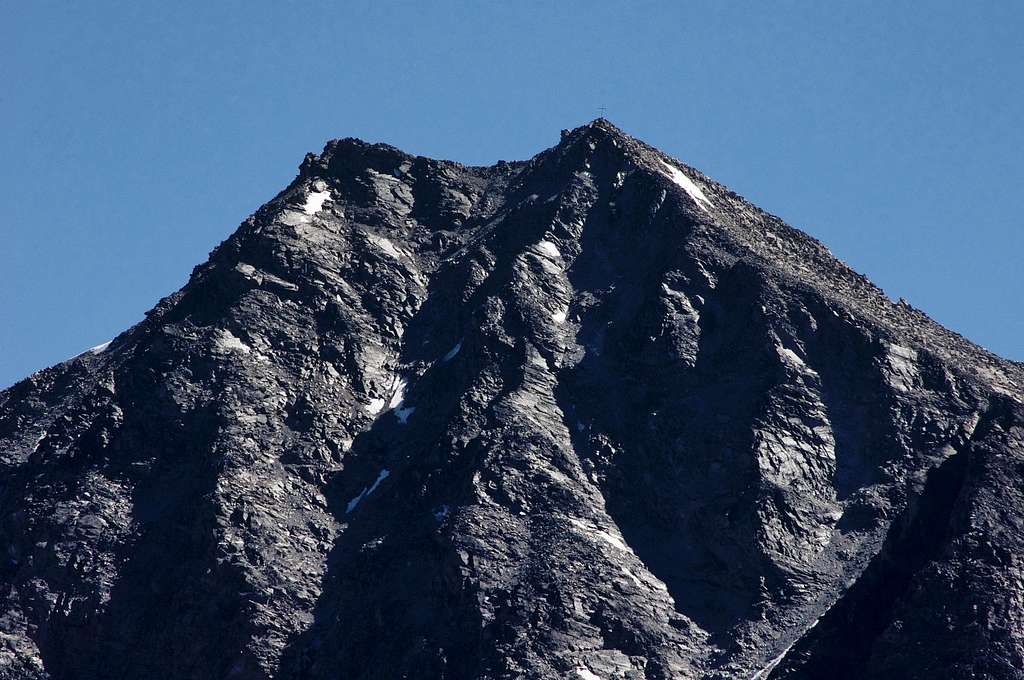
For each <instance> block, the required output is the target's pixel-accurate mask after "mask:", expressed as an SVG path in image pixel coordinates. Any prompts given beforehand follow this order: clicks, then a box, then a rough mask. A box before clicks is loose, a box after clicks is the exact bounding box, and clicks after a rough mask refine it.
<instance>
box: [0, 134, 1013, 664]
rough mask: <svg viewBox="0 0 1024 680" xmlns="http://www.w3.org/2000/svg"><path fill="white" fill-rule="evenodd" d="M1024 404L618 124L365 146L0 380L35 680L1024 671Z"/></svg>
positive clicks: (0, 571) (996, 372) (13, 644)
mask: <svg viewBox="0 0 1024 680" xmlns="http://www.w3.org/2000/svg"><path fill="white" fill-rule="evenodd" d="M1021 385H1024V366H1021V365H1017V364H1014V363H1012V362H1009V361H1005V360H1003V359H1000V358H999V357H996V356H994V355H992V354H989V353H987V352H985V351H984V350H982V349H980V348H978V347H976V346H975V345H973V344H971V343H970V342H968V341H967V340H965V339H963V338H961V337H960V336H958V335H956V334H954V333H951V332H950V331H948V330H946V329H944V328H942V327H941V326H939V325H937V324H936V323H934V322H933V321H931V320H930V319H928V318H927V317H925V316H924V315H923V314H921V313H920V312H917V311H915V310H913V309H911V308H909V307H908V306H906V305H904V304H898V303H893V302H892V301H890V300H889V299H888V298H886V296H885V295H884V294H883V293H882V292H881V291H880V290H878V289H877V288H876V287H874V286H873V285H871V284H870V282H868V281H867V280H866V279H864V278H863V277H862V276H860V275H859V274H857V273H856V272H853V271H852V270H850V269H849V268H848V267H846V266H845V265H843V264H842V263H841V262H839V261H838V260H836V259H835V258H834V257H833V256H832V255H831V254H830V253H829V252H828V250H827V249H826V248H825V247H824V246H823V245H822V244H820V243H818V242H817V241H815V240H814V239H812V238H810V237H809V236H807V235H806V234H804V233H802V232H800V231H798V230H796V229H794V228H792V227H790V226H788V225H786V224H784V223H783V222H782V221H781V220H779V219H778V218H776V217H773V216H771V215H769V214H767V213H765V212H763V211H761V210H759V209H758V208H756V207H755V206H753V205H751V204H750V203H748V202H746V201H745V200H744V199H742V198H741V197H739V196H737V195H736V194H735V193H733V192H731V191H729V190H728V189H727V188H726V187H724V186H722V185H721V184H719V183H717V182H715V181H714V180H712V179H710V178H708V177H706V176H705V175H703V174H701V173H700V172H699V171H697V170H696V169H694V168H692V167H690V166H688V165H686V164H684V163H681V162H679V161H677V160H675V159H673V158H671V157H669V156H668V155H666V154H664V153H662V152H660V151H658V150H657V149H654V148H652V147H649V146H647V145H645V144H644V143H642V142H640V141H638V140H636V139H634V138H632V137H630V136H629V135H627V134H626V133H624V132H622V131H621V130H619V129H618V128H617V127H615V126H614V125H612V124H611V123H610V122H608V121H607V120H605V119H604V118H599V119H597V120H594V121H592V122H590V123H588V124H586V125H583V126H581V127H578V128H575V129H574V130H571V131H566V132H565V133H563V136H562V139H561V141H560V142H559V143H558V144H557V145H555V146H554V147H552V148H550V149H547V150H545V151H542V152H541V153H539V154H538V155H537V156H535V157H534V158H532V159H530V160H528V161H521V162H512V163H507V162H501V163H497V164H495V165H494V166H491V167H467V166H464V165H461V164H459V163H454V162H450V161H439V160H433V159H429V158H424V157H420V156H414V155H411V154H407V153H404V152H402V151H401V150H399V149H396V148H394V147H391V146H388V145H385V144H372V143H367V142H363V141H360V140H356V139H341V140H335V141H332V142H329V143H328V144H327V145H326V147H325V148H324V150H323V152H322V153H320V154H319V155H314V154H310V155H308V156H307V157H306V159H305V160H304V162H303V164H302V166H301V168H300V172H299V175H298V176H297V177H296V178H295V180H294V181H293V182H292V183H291V184H290V185H289V186H288V187H286V188H285V189H284V190H283V191H282V192H281V193H280V194H278V195H277V196H276V197H274V198H273V199H272V200H271V201H270V202H268V203H267V204H266V205H264V206H262V207H261V208H260V209H259V210H257V211H256V212H255V213H254V214H253V215H252V216H251V217H249V218H248V219H247V220H246V221H245V222H244V223H243V224H242V225H241V226H240V228H239V229H238V230H237V231H236V232H235V233H234V234H233V235H232V236H231V237H230V238H229V239H227V240H226V241H225V242H224V243H222V244H221V245H220V246H219V247H218V248H217V249H216V250H215V251H214V252H213V253H212V254H211V256H210V259H209V260H208V261H207V262H206V263H204V264H202V265H200V266H199V267H197V268H196V270H195V271H194V272H193V275H192V277H191V278H190V280H189V282H188V284H187V285H186V286H185V287H184V288H182V290H180V291H178V292H176V293H174V294H173V295H170V296H168V297H167V298H165V299H164V300H162V301H161V302H160V303H159V304H158V305H157V306H156V307H155V308H154V309H153V310H152V311H151V312H150V313H149V314H148V315H147V318H146V320H145V321H143V322H142V323H140V324H138V325H137V326H135V327H133V328H130V329H128V330H127V331H125V332H124V333H122V334H121V335H120V336H119V337H118V338H116V339H115V340H114V341H113V342H112V343H111V344H110V345H109V346H108V347H106V348H102V351H100V350H96V351H92V352H86V353H84V354H82V355H80V356H78V357H75V358H74V359H72V360H70V361H67V362H65V363H63V364H60V365H58V366H55V367H53V368H50V369H47V370H44V371H40V372H38V373H36V374H34V375H32V376H30V377H29V378H28V379H26V380H24V381H22V382H21V383H19V384H17V385H15V386H14V387H12V388H11V389H9V390H7V391H5V392H2V393H0V465H2V466H3V480H4V484H3V486H2V488H0V510H2V512H0V520H2V521H0V546H2V547H3V549H4V555H5V558H4V560H5V561H4V563H3V564H2V565H0V586H2V587H0V593H2V596H0V597H2V599H0V621H2V622H3V635H4V645H3V646H2V649H0V678H19V679H21V678H27V679H31V680H44V678H45V679H46V680H71V679H74V680H98V679H100V678H110V677H117V678H126V679H134V678H150V677H167V678H174V679H181V680H214V679H220V678H225V677H230V678H233V679H235V680H266V679H267V678H309V679H312V680H316V679H319V678H336V677H353V678H356V677H367V678H369V677H373V678H399V677H410V678H411V677H415V678H448V679H453V680H477V679H479V680H485V679H491V678H499V677H501V678H504V677H513V676H515V677H524V678H525V677H529V678H532V679H535V680H548V679H550V680H555V679H559V680H561V679H563V678H567V677H569V678H577V677H578V678H590V679H593V678H609V679H610V678H632V677H637V678H639V677H644V678H652V679H657V680H670V679H672V680H674V679H677V678H679V679H682V678H719V679H722V680H725V679H732V678H735V679H737V680H739V679H742V680H749V679H751V678H761V679H765V678H769V677H771V678H817V677H824V676H826V675H827V676H829V677H836V678H838V679H839V680H844V679H847V678H849V679H851V680H853V679H855V678H856V679H861V678H875V679H882V678H893V677H900V678H903V677H907V678H910V677H924V675H927V676H928V677H950V678H952V677H967V676H971V675H976V676H979V677H980V676H984V677H987V678H995V679H997V680H1003V679H1006V680H1009V679H1011V678H1013V679H1017V678H1019V677H1020V672H1019V669H1020V668H1021V667H1024V656H1022V652H1021V650H1022V649H1024V633H1022V631H1021V627H1020V616H1019V612H1018V611H1017V609H1015V608H1014V606H1013V603H1016V602H1020V601H1021V599H1022V598H1024V588H1022V586H1021V583H1020V579H1019V578H1017V576H1019V574H1018V573H1017V572H1018V571H1019V569H1018V570H1017V571H1015V569H1017V566H1019V565H1017V563H1016V562H1015V560H1016V557H1015V556H1019V555H1021V554H1024V538H1022V536H1021V532H1020V531H1018V530H1017V527H1018V526H1019V525H1020V523H1021V522H1020V518H1022V517H1024V495H1022V494H1021V493H1020V492H1019V490H1020V489H1022V488H1024V479H1022V471H1024V466H1022V464H1021V461H1022V460H1024V406H1022V402H1021V400H1022V397H1024V394H1022V391H1021V387H1020V386H1021ZM1015 565H1017V566H1015ZM1008 603H1010V604H1008ZM979 617H981V619H983V623H984V625H979V623H978V622H979V620H980V619H979Z"/></svg>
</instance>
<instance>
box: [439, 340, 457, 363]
mask: <svg viewBox="0 0 1024 680" xmlns="http://www.w3.org/2000/svg"><path fill="white" fill-rule="evenodd" d="M461 349H462V340H459V341H458V342H457V343H455V347H452V348H451V349H450V350H448V354H445V355H444V356H443V357H442V358H441V361H451V360H452V359H454V358H455V355H456V354H458V353H459V350H461Z"/></svg>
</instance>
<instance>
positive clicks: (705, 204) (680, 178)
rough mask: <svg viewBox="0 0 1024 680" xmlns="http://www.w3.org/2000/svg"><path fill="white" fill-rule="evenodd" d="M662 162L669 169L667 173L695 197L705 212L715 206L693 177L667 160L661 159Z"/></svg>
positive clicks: (691, 196)
mask: <svg viewBox="0 0 1024 680" xmlns="http://www.w3.org/2000/svg"><path fill="white" fill-rule="evenodd" d="M661 164H662V165H664V166H665V169H666V170H667V171H668V172H666V173H665V175H666V176H667V177H668V178H669V179H670V180H672V181H673V182H674V183H675V184H676V186H678V187H681V188H682V190H683V191H685V192H686V193H687V194H689V196H690V198H692V199H693V202H694V203H696V204H697V205H698V206H699V207H700V208H702V209H703V210H704V212H708V209H709V208H711V207H713V206H712V205H711V201H709V200H708V197H707V196H705V195H704V192H703V191H702V190H701V188H700V187H699V186H697V184H696V183H695V182H694V181H693V180H692V179H690V178H689V177H687V176H686V174H684V173H683V171H682V170H680V169H679V168H677V167H676V166H674V165H672V164H671V163H666V162H665V161H661Z"/></svg>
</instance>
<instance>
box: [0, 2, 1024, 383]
mask: <svg viewBox="0 0 1024 680" xmlns="http://www.w3.org/2000/svg"><path fill="white" fill-rule="evenodd" d="M768 5H771V6H772V7H771V8H769V7H768ZM1022 29H1024V4H1021V3H1015V2H979V3H964V2H962V1H958V2H919V3H892V2H851V3H831V2H830V3H822V2H812V1H810V0H808V1H806V2H772V3H759V2H747V3H739V2H720V1H713V0H708V1H706V2H658V3H653V2H638V1H634V0H628V1H627V0H619V1H617V2H558V3H555V2H524V1H522V0H518V1H517V2H504V3H497V2H429V1H425V0H420V1H417V2H387V1H385V0H377V1H374V2H341V3H338V2H318V1H317V0H304V1H303V2H259V1H255V0H250V1H249V2H239V1H235V2H191V1H179V2H159V3H157V2H146V1H140V2H121V3H111V2H102V1H100V2H78V3H71V2H61V3H56V2H48V1H46V0H33V1H32V2H14V1H13V0H0V82H2V83H3V88H2V89H0V187H2V189H0V191H2V192H3V195H2V199H3V200H2V201H0V237H2V238H0V276H2V279H0V386H4V385H7V384H10V383H13V382H14V381H16V380H17V379H19V378H21V377H24V376H26V375H28V374H29V373H31V372H32V371H34V370H37V369H39V368H42V367H44V366H47V365H50V364H53V363H56V362H59V361H62V360H63V359H65V358H67V357H69V356H71V355H74V354H77V353H78V352H80V351H82V350H83V349H85V348H87V347H89V346H91V345H95V344H98V343H101V342H103V341H105V340H107V339H109V338H110V337H112V336H113V335H115V334H117V333H118V332H120V331H121V330H123V329H124V328H127V327H128V326H129V325H131V324H133V323H135V322H137V321H139V320H140V319H141V318H142V316H143V313H144V312H145V310H147V309H149V308H150V307H151V306H153V304H154V303H155V302H156V301H157V300H158V299H159V298H160V297H162V296H163V295H166V294H168V293H170V292H172V291H173V290H176V289H177V288H179V287H180V286H181V285H182V284H183V283H184V282H185V281H186V279H187V277H188V274H189V272H190V271H191V269H192V267H193V266H194V265H196V264H198V263H199V262H201V261H203V260H204V259H205V258H206V255H207V253H208V252H209V251H210V250H211V248H212V247H213V246H215V245H216V244H217V243H218V242H220V241H221V240H222V239H224V238H225V237H226V236H227V235H228V234H229V233H231V232H232V231H233V230H234V229H235V227H236V226H237V225H238V223H239V222H240V221H241V220H242V219H243V218H245V216H246V215H248V214H249V213H250V212H252V211H253V210H254V209H256V208H257V207H258V206H259V205H260V204H261V203H263V202H264V201H266V200H267V199H269V198H270V197H271V196H273V195H274V194H275V193H276V192H277V191H278V190H279V189H281V188H282V187H283V186H284V185H285V184H286V183H287V182H288V181H290V180H291V179H292V177H293V176H294V174H295V171H296V167H297V166H298V164H299V162H300V161H301V160H302V157H303V155H304V154H305V153H306V152H307V151H311V150H316V151H319V150H320V149H321V148H322V146H323V143H324V141H325V140H327V139H329V138H332V137H344V136H358V137H362V138H363V139H367V140H374V141H386V142H389V143H391V144H394V145H396V146H399V147H401V148H403V149H405V150H407V151H410V152H413V153H418V154H424V155H429V156H434V157H444V158H451V159H455V160H458V161H462V162H465V163H473V164H480V163H492V162H494V161H495V160H497V159H502V158H503V159H519V158H526V157H529V156H531V155H532V154H534V153H535V152H537V151H539V150H540V149H542V148H545V147H547V146H550V145H552V144H554V143H556V142H557V140H558V133H559V130H560V129H561V128H565V127H574V126H576V125H579V124H582V123H584V122H586V121H587V120H589V119H592V118H594V117H596V115H597V109H598V107H599V106H602V105H603V106H606V107H607V109H608V117H609V118H610V119H611V120H612V121H613V122H615V123H616V124H617V125H619V126H620V127H622V128H623V129H625V130H626V131H628V132H630V133H632V134H634V135H636V136H638V137H640V138H642V139H644V140H646V141H648V142H650V143H652V144H654V145H656V146H659V147H661V148H662V149H664V150H665V151H667V152H669V153H671V154H673V155H675V156H678V157H680V158H682V159H684V160H686V161H687V162H689V163H691V164H692V165H695V166H697V167H698V168H700V169H702V170H703V171H705V172H706V173H708V174H710V175H712V176H713V177H715V178H717V179H719V180H720V181H723V182H725V183H726V184H728V185H730V186H731V187H732V188H733V189H735V190H736V191H738V192H739V193H741V194H743V195H745V196H747V197H748V198H750V199H752V200H753V201H754V202H756V203H758V204H759V205H761V206H762V207H764V208H765V209H767V210H769V211H771V212H773V213H775V214H777V215H779V216H781V217H782V218H784V219H785V220H786V221H788V222H790V223H791V224H793V225H794V226H797V227H799V228H801V229H804V230H805V231H807V232H809V233H811V234H812V235H814V236H816V237H818V238H819V239H821V240H823V241H824V242H825V243H826V244H827V245H828V246H829V247H830V248H831V250H832V251H833V252H834V253H835V254H836V255H838V256H839V257H841V258H842V259H844V260H845V261H846V262H847V263H849V264H850V265H852V266H853V267H854V268H856V269H858V270H859V271H861V272H863V273H865V274H866V275H867V276H869V277H870V278H871V279H872V280H874V281H875V282H876V283H877V284H878V285H880V286H881V287H883V288H884V289H885V290H886V292H887V293H889V295H890V296H891V297H894V298H895V297H900V296H902V297H905V298H907V299H908V300H909V301H910V302H911V303H912V304H914V305H915V306H917V307H919V308H921V309H923V310H925V311H926V312H928V313H929V314H931V315H932V316H933V317H934V318H936V319H937V320H938V321H940V322H942V323H944V324H945V325H947V326H949V327H950V328H953V329H954V330H957V331H959V332H961V333H964V334H965V335H967V336H968V337H970V338H971V339H973V340H975V341H976V342H978V343H979V344H982V345H984V346H986V347H988V348H989V349H992V350H993V351H996V352H998V353H1001V354H1003V355H1004V356H1008V357H1011V358H1015V359H1024V307H1022V304H1021V292H1022V291H1021V288H1022V284H1024V273H1022V267H1021V256H1022V254H1024V235H1022V226H1024V224H1022V222H1024V218H1022V211H1021V207H1020V206H1019V203H1020V200H1021V196H1022V187H1024V161H1022V158H1024V153H1022V151H1024V124H1022V121H1024V88H1022V87H1021V78H1022V74H1024V47H1022V45H1024V40H1022V39H1021V32H1022Z"/></svg>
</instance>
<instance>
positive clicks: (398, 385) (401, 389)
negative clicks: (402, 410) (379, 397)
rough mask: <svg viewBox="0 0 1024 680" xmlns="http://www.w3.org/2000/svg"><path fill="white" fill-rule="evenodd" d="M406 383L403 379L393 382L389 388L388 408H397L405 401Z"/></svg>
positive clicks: (396, 379)
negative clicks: (389, 399)
mask: <svg viewBox="0 0 1024 680" xmlns="http://www.w3.org/2000/svg"><path fill="white" fill-rule="evenodd" d="M407 384H408V383H406V382H405V379H404V378H395V382H394V383H393V384H392V386H391V401H390V402H388V408H398V407H399V406H401V405H402V402H404V401H405V386H406V385H407Z"/></svg>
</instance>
